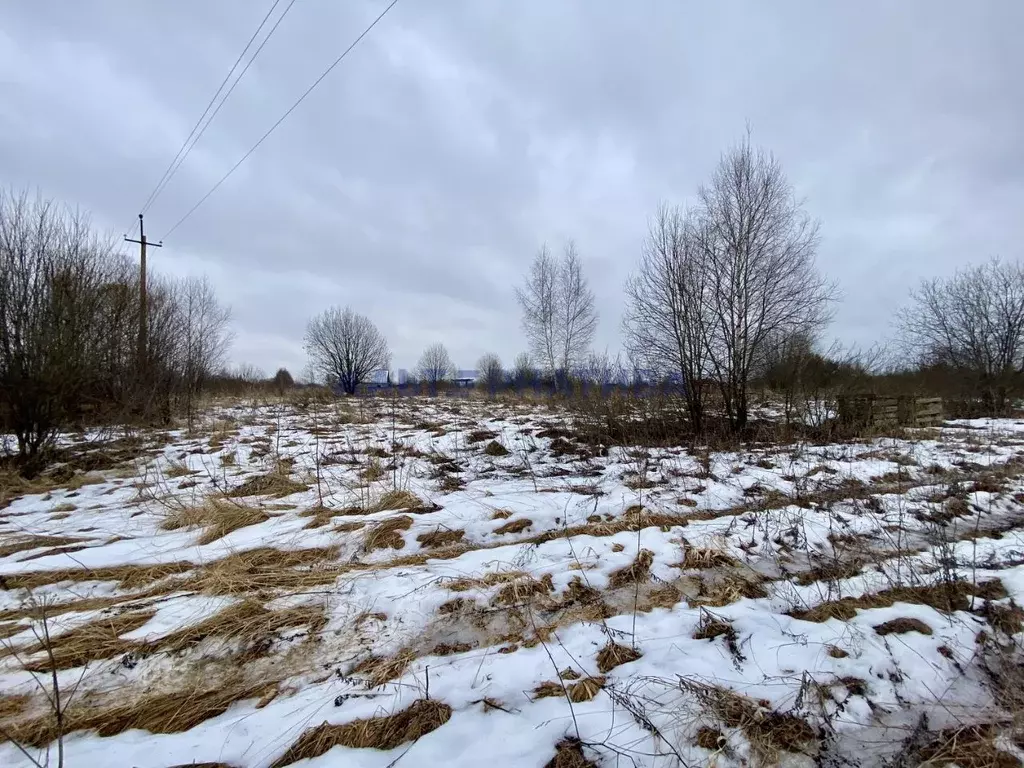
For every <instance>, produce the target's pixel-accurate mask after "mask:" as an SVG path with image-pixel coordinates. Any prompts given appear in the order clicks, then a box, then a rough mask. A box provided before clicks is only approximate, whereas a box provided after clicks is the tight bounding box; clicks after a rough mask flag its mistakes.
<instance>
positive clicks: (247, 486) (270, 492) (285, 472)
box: [224, 462, 309, 499]
mask: <svg viewBox="0 0 1024 768" xmlns="http://www.w3.org/2000/svg"><path fill="white" fill-rule="evenodd" d="M289 470H290V467H289V466H288V465H287V464H286V463H284V462H281V464H279V465H278V467H277V468H276V469H275V470H274V471H273V472H270V473H268V474H266V475H257V476H256V477H251V478H249V479H248V480H246V481H245V482H244V483H242V484H241V485H239V486H237V487H235V488H233V489H231V490H230V491H228V492H227V493H226V494H224V495H225V496H226V497H227V498H229V499H240V498H243V497H245V496H271V497H273V498H277V499H280V498H283V497H284V496H290V495H291V494H293V493H301V492H302V491H306V490H309V486H308V485H304V484H303V483H299V482H296V481H295V480H292V478H291V477H290V476H289Z"/></svg>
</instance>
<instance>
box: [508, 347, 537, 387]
mask: <svg viewBox="0 0 1024 768" xmlns="http://www.w3.org/2000/svg"><path fill="white" fill-rule="evenodd" d="M536 380H537V370H536V368H534V365H533V361H532V360H531V359H530V355H529V353H527V352H520V353H519V354H518V355H516V359H515V362H513V363H512V383H513V384H514V385H515V386H516V388H518V389H522V388H523V387H529V386H532V385H533V384H534V383H535V382H536Z"/></svg>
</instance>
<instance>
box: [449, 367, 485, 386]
mask: <svg viewBox="0 0 1024 768" xmlns="http://www.w3.org/2000/svg"><path fill="white" fill-rule="evenodd" d="M479 378H480V371H476V370H458V371H456V372H455V377H454V378H453V379H452V381H454V382H455V386H457V387H472V386H473V385H474V384H476V381H477V379H479Z"/></svg>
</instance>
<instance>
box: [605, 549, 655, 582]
mask: <svg viewBox="0 0 1024 768" xmlns="http://www.w3.org/2000/svg"><path fill="white" fill-rule="evenodd" d="M653 562H654V553H653V552H651V550H649V549H641V550H640V551H639V552H638V553H637V556H636V558H635V559H634V560H633V562H632V563H631V564H630V565H628V566H627V567H625V568H621V569H619V570H617V571H614V572H613V573H612V575H611V576H610V577H609V579H608V584H609V585H610V586H612V587H615V588H618V587H625V586H628V585H630V584H642V583H644V582H645V581H647V580H648V579H649V578H650V576H651V564H652V563H653Z"/></svg>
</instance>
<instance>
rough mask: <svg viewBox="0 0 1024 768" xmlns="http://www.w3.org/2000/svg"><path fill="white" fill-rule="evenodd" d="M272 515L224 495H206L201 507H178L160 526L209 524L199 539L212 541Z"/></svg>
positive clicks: (264, 520)
mask: <svg viewBox="0 0 1024 768" xmlns="http://www.w3.org/2000/svg"><path fill="white" fill-rule="evenodd" d="M269 519H270V515H268V514H267V513H266V512H264V511H263V510H262V509H257V508H255V507H248V506H246V505H244V504H239V503H237V502H231V501H227V500H225V499H207V501H206V503H205V504H203V505H202V506H199V507H185V508H183V509H180V510H177V511H176V512H175V513H174V514H172V515H171V516H169V517H168V518H167V519H166V520H164V522H163V524H162V525H161V526H160V527H161V528H163V529H164V530H167V531H174V530H177V529H179V528H206V531H205V532H204V533H203V535H202V536H200V537H199V540H198V541H197V542H196V543H197V544H199V545H203V544H210V543H211V542H214V541H217V539H221V538H223V537H225V536H227V535H228V534H229V533H231V532H232V531H237V530H238V529H240V528H246V527H248V526H250V525H259V524H260V523H265V522H267V520H269Z"/></svg>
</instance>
